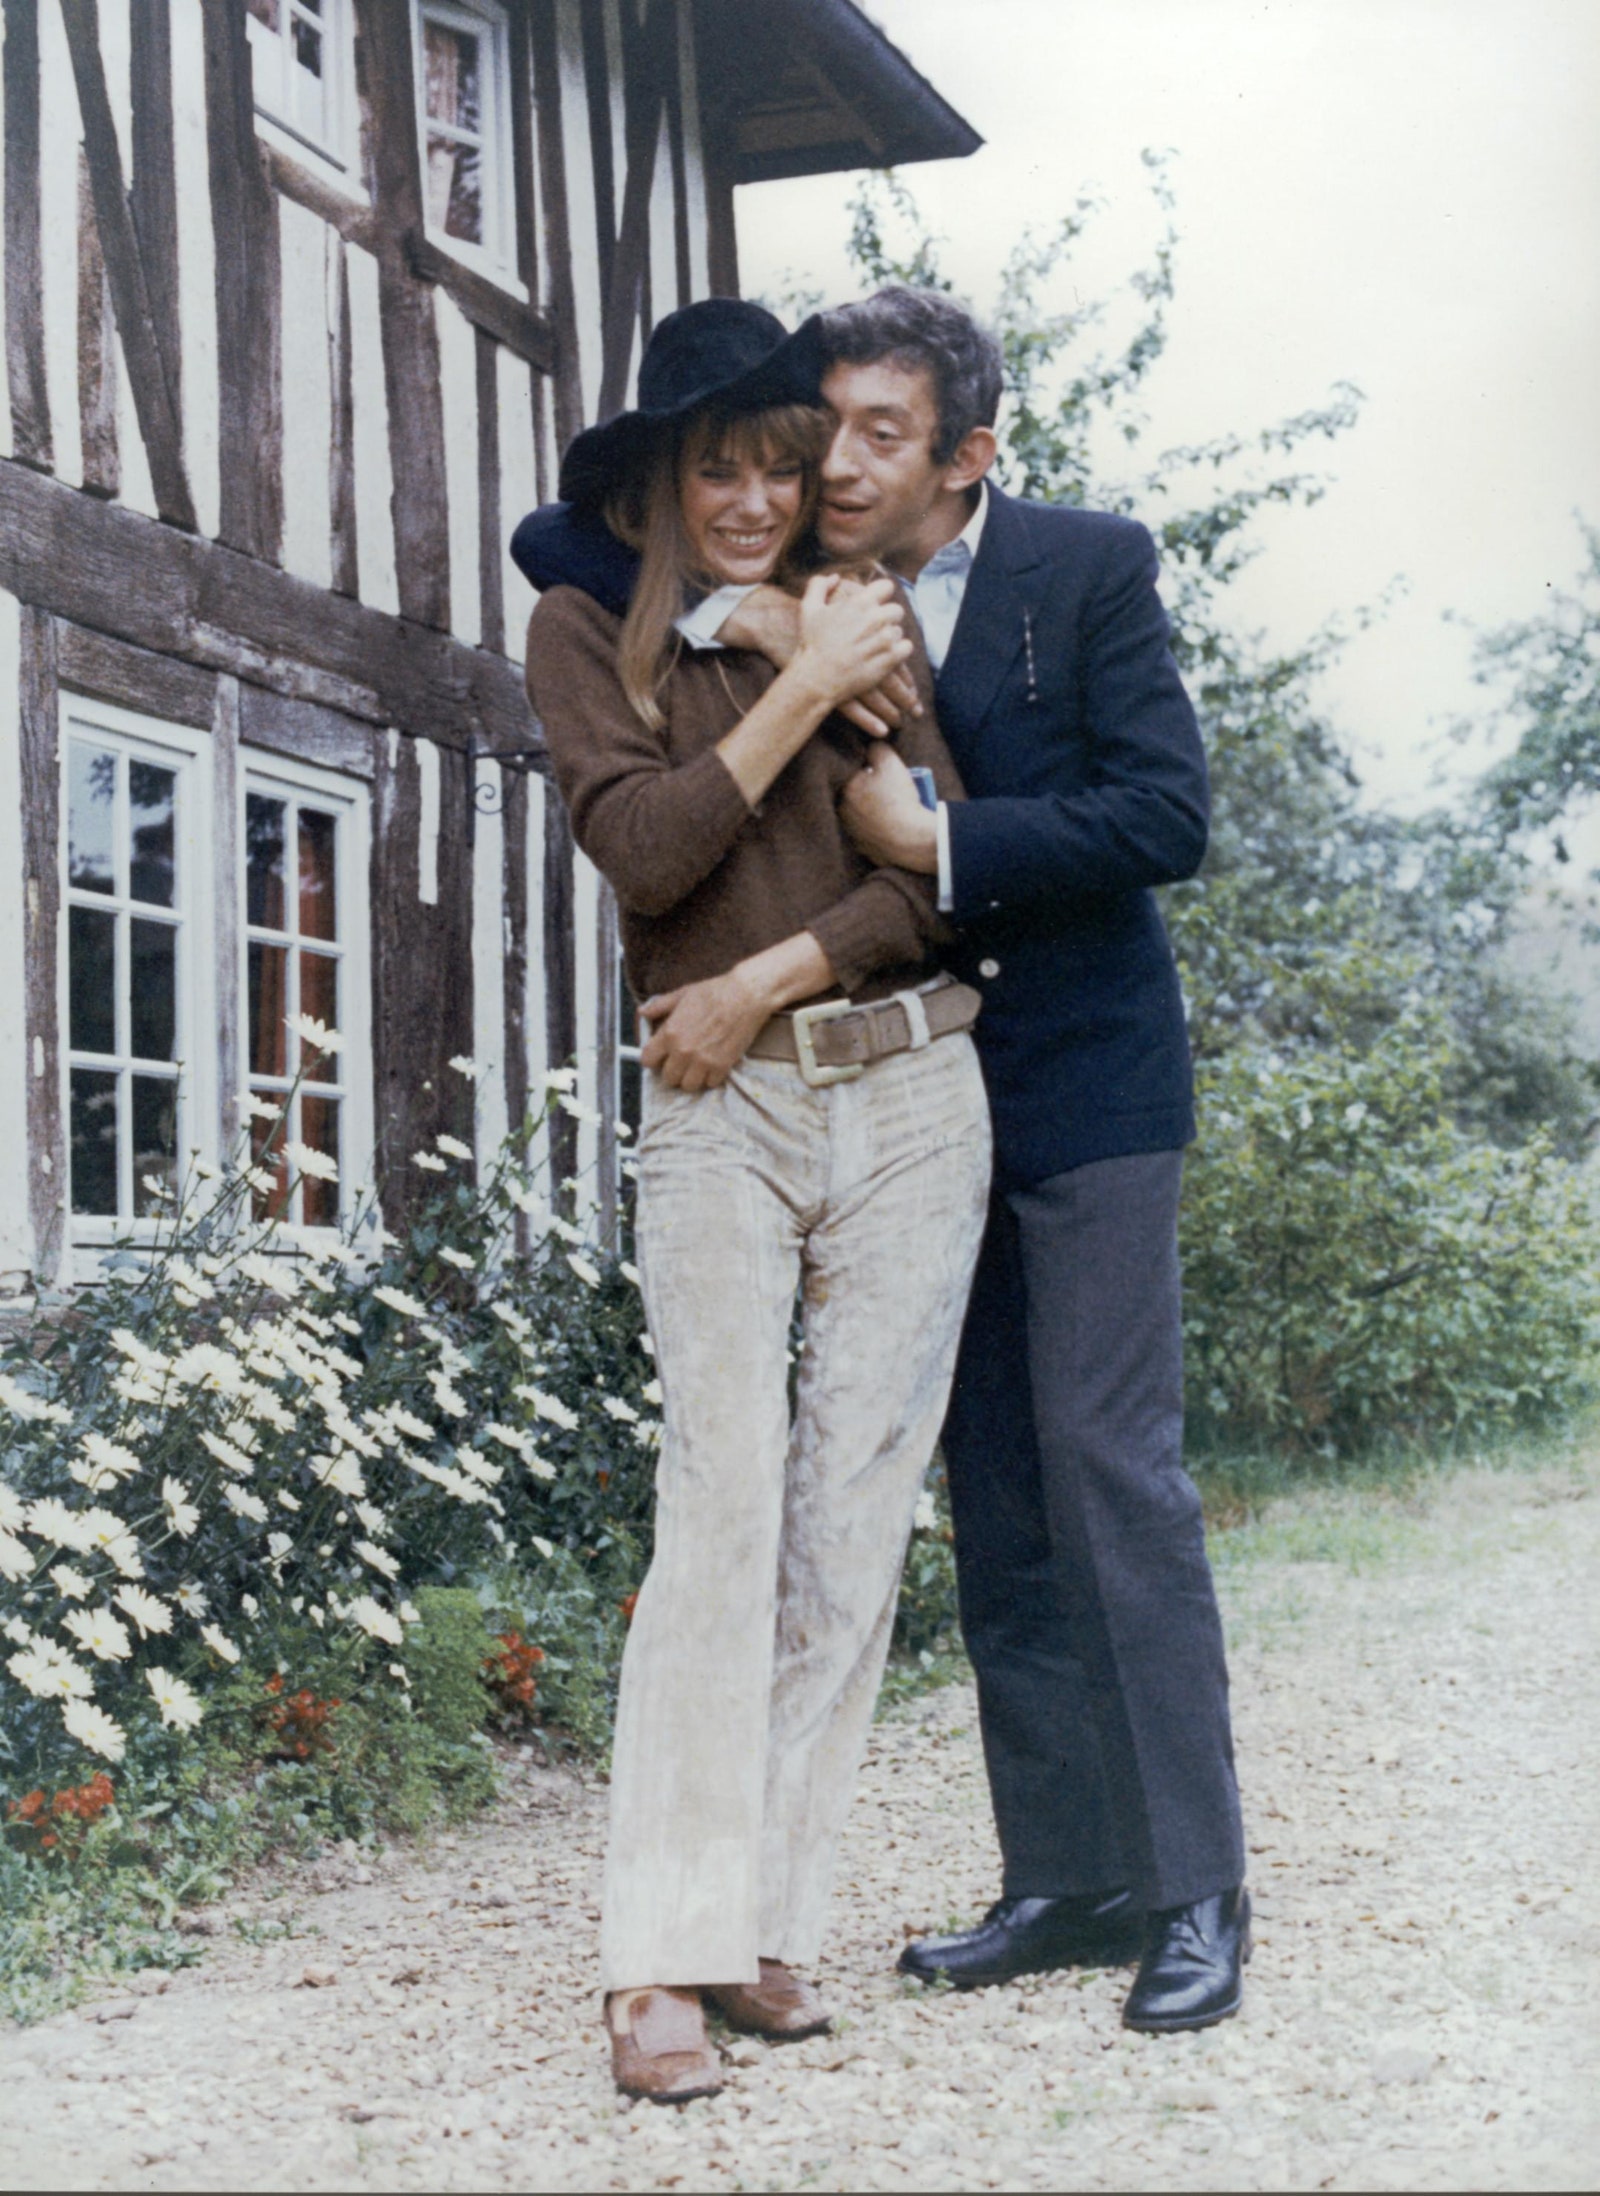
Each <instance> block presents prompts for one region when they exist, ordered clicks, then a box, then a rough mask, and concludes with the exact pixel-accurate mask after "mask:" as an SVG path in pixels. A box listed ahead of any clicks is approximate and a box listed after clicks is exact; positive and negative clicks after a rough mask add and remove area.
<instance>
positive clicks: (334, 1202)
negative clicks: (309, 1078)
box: [300, 1091, 339, 1228]
mask: <svg viewBox="0 0 1600 2196" xmlns="http://www.w3.org/2000/svg"><path fill="white" fill-rule="evenodd" d="M300 1141H301V1142H302V1143H303V1144H309V1145H310V1146H311V1148H312V1150H313V1151H321V1152H326V1153H327V1155H328V1157H329V1158H330V1159H331V1160H332V1161H333V1163H334V1165H335V1166H337V1165H338V1163H339V1101H338V1099H337V1098H314V1097H313V1096H312V1095H311V1093H310V1092H309V1091H307V1092H306V1094H305V1095H304V1096H303V1097H302V1098H301V1100H300ZM300 1205H301V1218H302V1219H303V1220H304V1222H305V1224H306V1226H307V1227H309V1228H336V1227H337V1226H338V1225H339V1185H338V1183H337V1182H319V1181H317V1180H316V1179H315V1178H314V1177H313V1176H311V1175H309V1174H308V1175H306V1176H305V1177H304V1178H303V1179H302V1181H301V1184H300Z"/></svg>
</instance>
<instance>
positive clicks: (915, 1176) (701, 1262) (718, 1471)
mask: <svg viewBox="0 0 1600 2196" xmlns="http://www.w3.org/2000/svg"><path fill="white" fill-rule="evenodd" d="M639 1154H640V1181H639V1225H638V1236H639V1265H640V1269H641V1274H642V1279H643V1285H644V1299H645V1309H646V1312H647V1314H648V1317H649V1321H650V1333H651V1338H652V1340H653V1342H654V1345H655V1350H656V1363H657V1368H658V1371H659V1373H660V1376H661V1384H662V1388H663V1391H664V1397H665V1402H664V1418H665V1425H666V1431H665V1435H664V1437H663V1444H662V1451H661V1460H660V1465H659V1469H658V1473H657V1482H656V1541H655V1558H654V1561H653V1562H652V1563H651V1566H650V1571H649V1575H648V1577H647V1578H646V1580H645V1583H644V1586H643V1588H642V1589H641V1591H640V1595H639V1600H638V1604H637V1607H636V1608H635V1611H634V1618H633V1625H632V1629H631V1631H630V1633H629V1637H628V1645H627V1652H626V1653H625V1655H624V1657H623V1662H622V1691H621V1699H620V1702H619V1706H618V1714H617V1731H616V1744H615V1748H614V1751H613V1756H612V1781H611V1832H610V1842H609V1846H608V1850H607V1855H606V1874H605V1892H604V1899H603V1919H602V1924H601V1972H602V1980H603V1984H604V1987H605V1988H606V1989H607V1990H623V1989H632V1988H635V1987H638V1986H641V1985H644V1984H647V1983H663V1984H670V1983H684V1984H694V1983H702V1984H703V1983H727V1982H753V1981H755V1980H756V1978H757V1975H758V1972H759V1970H758V1965H757V1962H758V1958H760V1957H765V1958H767V1959H778V1960H784V1961H787V1962H789V1963H791V1964H797V1965H803V1964H806V1963H809V1962H810V1961H812V1960H814V1959H815V1957H816V1955H817V1952H818V1949H819V1947H820V1945H821V1942H822V1932H823V1921H824V1915H825V1910H826V1906H827V1901H828V1893H829V1889H830V1885H831V1880H832V1874H833V1864H834V1854H835V1849H836V1847H837V1844H838V1839H839V1833H840V1830H841V1829H842V1827H843V1824H844V1818H845V1814H846V1811H847V1809H848V1807H849V1803H850V1796H851V1792H852V1790H853V1787H854V1784H855V1779H856V1773H857V1770H858V1768H859V1765H860V1760H861V1755H862V1752H863V1749H864V1746H865V1743H866V1734H867V1729H868V1725H869V1722H870V1720H871V1715H872V1708H873V1703H874V1700H875V1699H876V1696H877V1691H878V1683H879V1680H880V1678H881V1676H882V1673H883V1664H884V1658H885V1656H886V1654H887V1652H888V1646H889V1635H890V1631H891V1628H892V1626H893V1622H894V1611H895V1599H896V1594H897V1591H898V1587H899V1580H900V1569H901V1565H902V1563H903V1561H904V1558H905V1549H906V1542H907V1539H908V1537H909V1534H910V1530H911V1518H912V1512H913V1509H914V1507H915V1504H916V1499H917V1493H918V1489H919V1487H920V1485H921V1481H922V1476H923V1472H924V1470H925V1468H926V1466H927V1463H928V1460H929V1457H930V1456H931V1455H932V1453H933V1446H934V1442H935V1440H936V1439H937V1437H938V1432H939V1427H940V1423H941V1421H942V1419H943V1416H944V1409H945V1403H946V1399H947V1397H948V1395H949V1390H950V1379H951V1372H952V1368H953V1366H954V1363H955V1352H956V1343H957V1340H958V1337H959V1334H960V1329H961V1319H962V1313H963V1311H964V1309H965V1306H966V1301H967V1291H968V1288H969V1285H970V1283H971V1279H972V1271H973V1266H974V1263H975V1261H976V1258H977V1252H978V1244H979V1239H980V1237H981V1234H982V1230H983V1222H984V1212H985V1201H986V1192H987V1188H988V1181H989V1162H990V1139H989V1115H988V1107H987V1105H986V1103H985V1099H984V1092H983V1085H982V1081H981V1079H980V1075H979V1070H978V1063H977V1056H976V1053H975V1052H974V1050H973V1046H972V1041H971V1039H970V1038H969V1037H967V1036H965V1035H958V1036H951V1037H943V1038H939V1039H937V1040H935V1042H934V1043H933V1044H931V1045H929V1046H927V1047H926V1048H925V1049H924V1050H922V1051H920V1052H907V1053H899V1054H896V1055H894V1056H893V1057H891V1058H889V1059H886V1060H880V1061H878V1062H877V1063H876V1064H875V1065H873V1066H872V1067H869V1068H868V1069H867V1071H866V1073H865V1074H864V1075H863V1076H861V1077H860V1079H859V1080H857V1081H855V1082H851V1083H839V1084H834V1085H833V1086H831V1087H830V1088H827V1089H822V1090H810V1089H808V1088H807V1087H806V1085H805V1083H804V1082H803V1081H802V1080H801V1078H800V1074H799V1072H798V1070H797V1069H795V1068H793V1067H791V1066H788V1065H787V1064H785V1063H783V1062H781V1061H767V1060H747V1061H745V1062H744V1063H743V1065H742V1066H741V1067H740V1068H739V1069H738V1070H737V1071H736V1072H735V1074H734V1075H733V1076H732V1078H731V1079H730V1080H729V1082H728V1083H727V1084H725V1085H724V1086H723V1088H722V1089H720V1090H714V1091H704V1092H701V1093H698V1094H695V1095H687V1094H685V1093H684V1092H682V1091H675V1090H670V1089H668V1088H667V1087H666V1086H665V1085H664V1084H662V1083H661V1081H660V1079H659V1078H658V1077H656V1076H653V1075H652V1076H647V1077H646V1094H645V1119H644V1128H643V1133H642V1136H641V1139H640V1145H639ZM797 1288H798V1289H799V1290H801V1291H802V1294H803V1313H804V1331H805V1340H804V1346H803V1348H802V1350H801V1353H800V1359H799V1364H798V1367H797V1368H796V1400H795V1408H794V1411H793V1415H792V1421H791V1412H790V1362H789V1335H790V1321H791V1316H792V1313H793V1309H794V1303H795V1293H796V1290H797Z"/></svg>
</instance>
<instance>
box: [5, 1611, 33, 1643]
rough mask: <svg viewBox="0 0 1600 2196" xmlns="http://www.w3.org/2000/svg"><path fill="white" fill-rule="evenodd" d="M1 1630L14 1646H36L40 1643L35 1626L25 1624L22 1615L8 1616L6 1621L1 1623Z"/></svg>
mask: <svg viewBox="0 0 1600 2196" xmlns="http://www.w3.org/2000/svg"><path fill="white" fill-rule="evenodd" d="M0 1632H3V1633H4V1634H5V1636H6V1638H7V1639H9V1640H10V1642H11V1644H12V1646H13V1647H35V1646H37V1645H38V1641H37V1639H36V1638H35V1636H34V1632H33V1627H32V1626H31V1625H28V1624H24V1623H23V1621H22V1619H21V1617H7V1618H6V1620H5V1622H4V1623H3V1624H0Z"/></svg>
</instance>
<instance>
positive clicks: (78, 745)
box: [67, 740, 117, 892]
mask: <svg viewBox="0 0 1600 2196" xmlns="http://www.w3.org/2000/svg"><path fill="white" fill-rule="evenodd" d="M116 798H117V758H116V756H115V755H108V754H107V753H106V751H105V749H104V748H100V747H85V746H84V745H83V744H82V742H81V741H78V740H74V741H73V742H72V746H71V751H70V754H69V757H68V764H67V882H68V884H74V885H77V886H78V887H79V888H80V889H81V890H82V891H85V892H112V891H114V890H115V889H116V863H115V859H114V856H113V852H112V843H111V832H112V824H113V820H114V815H115V809H116Z"/></svg>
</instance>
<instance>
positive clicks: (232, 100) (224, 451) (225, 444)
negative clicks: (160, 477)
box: [201, 0, 283, 563]
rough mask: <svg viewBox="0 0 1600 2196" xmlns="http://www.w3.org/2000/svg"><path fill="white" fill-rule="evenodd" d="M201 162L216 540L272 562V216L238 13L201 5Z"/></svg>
mask: <svg viewBox="0 0 1600 2196" xmlns="http://www.w3.org/2000/svg"><path fill="white" fill-rule="evenodd" d="M201 21H202V26H203V32H204V45H205V78H206V160H207V167H208V171H209V175H210V182H211V214H212V221H213V224H214V226H215V229H216V234H217V237H218V240H219V249H218V251H217V254H216V295H217V365H218V378H219V380H220V383H221V417H220V433H219V444H220V448H219V466H220V472H221V481H222V514H221V524H220V527H219V529H218V538H219V539H220V540H221V541H224V542H226V543H227V544H228V546H229V547H230V548H232V549H242V550H244V551H245V552H246V553H247V554H248V555H250V556H252V557H264V558H268V559H270V560H271V561H272V562H274V563H275V562H276V561H277V558H278V554H279V551H280V548H281V546H282V541H283V391H282V385H281V369H280V355H279V354H280V350H281V344H280V341H279V316H280V313H281V309H282V269H281V267H280V264H279V253H278V208H277V203H276V201H275V199H274V198H273V195H272V192H271V190H270V189H269V188H268V185H267V180H266V177H265V176H264V175H263V173H262V169H261V160H260V156H259V154H258V153H257V151H256V119H255V100H254V94H253V91H252V87H251V72H250V45H249V40H248V39H247V38H246V36H245V27H244V9H243V8H242V7H239V6H237V5H235V4H234V0H205V4H204V8H203V12H202V17H201Z"/></svg>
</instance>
